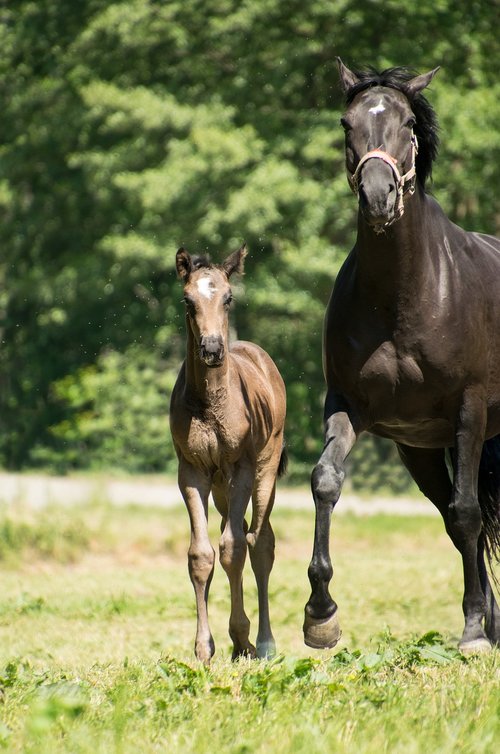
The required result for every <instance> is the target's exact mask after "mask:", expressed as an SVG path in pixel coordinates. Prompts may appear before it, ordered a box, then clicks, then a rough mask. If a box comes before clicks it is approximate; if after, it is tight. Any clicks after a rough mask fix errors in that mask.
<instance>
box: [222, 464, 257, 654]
mask: <svg viewBox="0 0 500 754" xmlns="http://www.w3.org/2000/svg"><path fill="white" fill-rule="evenodd" d="M252 479H253V474H252V473H251V472H250V471H247V472H246V473H245V472H243V471H242V470H240V471H239V473H238V472H237V471H235V472H234V474H233V477H232V480H231V488H230V491H229V499H228V510H227V518H226V522H225V525H224V529H223V531H222V535H221V538H220V543H219V557H220V562H221V565H222V567H223V568H224V570H225V572H226V575H227V578H228V580H229V587H230V590H231V614H230V616H229V636H230V637H231V639H232V642H233V653H232V659H233V660H234V659H236V658H237V657H240V656H242V655H245V656H247V657H255V654H256V653H255V647H254V646H253V644H251V643H250V639H249V634H250V621H249V619H248V617H247V615H246V613H245V609H244V601H243V568H244V565H245V560H246V554H247V540H246V536H245V534H246V532H245V529H246V526H245V511H246V509H247V506H248V501H249V500H250V494H251V492H252Z"/></svg>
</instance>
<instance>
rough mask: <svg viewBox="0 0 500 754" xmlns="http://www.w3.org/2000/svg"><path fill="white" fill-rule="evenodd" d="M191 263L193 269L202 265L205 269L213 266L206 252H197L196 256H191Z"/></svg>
mask: <svg viewBox="0 0 500 754" xmlns="http://www.w3.org/2000/svg"><path fill="white" fill-rule="evenodd" d="M191 264H192V268H193V270H201V268H202V267H206V268H207V269H211V268H212V267H214V265H213V264H212V261H211V259H210V257H209V256H208V255H206V254H198V255H197V256H195V257H192V258H191Z"/></svg>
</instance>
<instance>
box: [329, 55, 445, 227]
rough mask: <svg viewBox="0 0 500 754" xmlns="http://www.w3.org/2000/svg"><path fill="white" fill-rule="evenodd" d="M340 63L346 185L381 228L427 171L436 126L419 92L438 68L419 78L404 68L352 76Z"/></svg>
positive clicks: (392, 218) (398, 211)
mask: <svg viewBox="0 0 500 754" xmlns="http://www.w3.org/2000/svg"><path fill="white" fill-rule="evenodd" d="M338 64H339V73H340V83H341V87H342V90H343V92H344V94H345V97H346V101H347V109H346V111H345V113H344V116H343V117H342V119H341V123H342V126H343V128H344V131H345V148H346V168H347V174H348V178H349V183H350V185H351V188H352V190H353V191H354V192H355V193H356V194H357V195H358V198H359V206H360V209H361V211H362V213H363V216H364V218H365V220H366V221H367V223H368V224H369V225H371V226H372V227H374V228H375V229H381V228H383V227H384V226H386V225H390V224H391V223H392V222H394V221H395V220H398V219H399V217H401V215H402V214H403V211H404V203H403V202H404V194H406V193H407V192H410V193H413V191H414V189H415V182H416V180H419V181H420V183H421V184H422V185H423V184H424V182H425V179H426V177H427V176H428V175H429V174H430V172H431V166H432V160H433V159H434V157H435V156H436V151H437V122H436V118H435V115H434V111H433V110H432V108H431V106H430V105H429V103H428V102H427V100H426V99H425V98H424V97H423V96H422V95H421V91H422V90H423V89H425V87H426V86H428V84H429V83H430V82H431V80H432V78H433V76H434V75H435V74H436V72H437V70H438V69H437V68H436V69H434V70H433V71H430V72H429V73H424V74H422V75H420V76H415V75H413V73H412V72H410V71H408V70H407V69H405V68H391V69H388V70H386V71H383V72H382V73H380V74H379V73H377V72H376V71H373V70H370V71H364V72H359V73H354V72H353V71H350V70H349V69H348V68H347V67H346V66H345V65H344V64H343V63H342V61H341V60H340V59H338ZM419 146H420V153H419Z"/></svg>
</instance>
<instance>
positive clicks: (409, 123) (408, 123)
mask: <svg viewBox="0 0 500 754" xmlns="http://www.w3.org/2000/svg"><path fill="white" fill-rule="evenodd" d="M416 123H417V121H416V120H415V118H408V120H407V121H406V123H405V126H406V128H415V125H416Z"/></svg>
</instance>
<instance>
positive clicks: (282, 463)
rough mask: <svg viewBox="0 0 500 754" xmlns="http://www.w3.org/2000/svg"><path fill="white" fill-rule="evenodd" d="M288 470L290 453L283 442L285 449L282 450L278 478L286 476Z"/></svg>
mask: <svg viewBox="0 0 500 754" xmlns="http://www.w3.org/2000/svg"><path fill="white" fill-rule="evenodd" d="M287 468H288V451H287V449H286V445H285V443H284V442H283V447H282V448H281V457H280V462H279V466H278V476H284V475H285V474H286V470H287Z"/></svg>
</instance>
